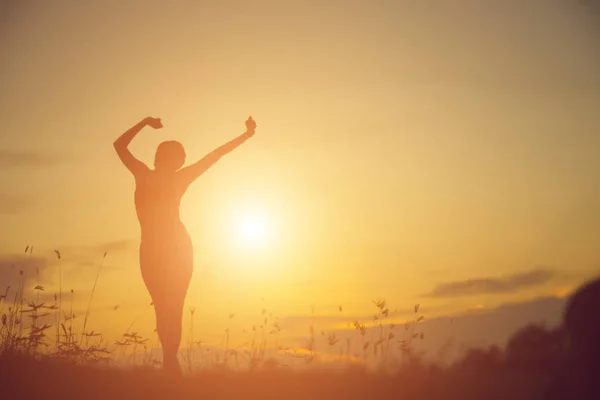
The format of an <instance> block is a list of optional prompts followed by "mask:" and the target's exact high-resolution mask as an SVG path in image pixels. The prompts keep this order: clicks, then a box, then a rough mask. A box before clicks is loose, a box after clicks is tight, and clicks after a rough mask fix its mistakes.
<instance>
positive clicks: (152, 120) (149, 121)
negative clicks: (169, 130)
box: [144, 117, 163, 129]
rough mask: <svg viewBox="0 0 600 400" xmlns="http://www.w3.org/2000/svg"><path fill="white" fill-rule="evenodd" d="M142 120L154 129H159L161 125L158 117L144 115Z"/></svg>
mask: <svg viewBox="0 0 600 400" xmlns="http://www.w3.org/2000/svg"><path fill="white" fill-rule="evenodd" d="M144 122H145V123H146V125H148V126H150V127H152V128H154V129H160V128H162V127H163V124H162V122H161V120H160V118H153V117H146V119H144Z"/></svg>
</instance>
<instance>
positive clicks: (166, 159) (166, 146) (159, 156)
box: [154, 140, 185, 171]
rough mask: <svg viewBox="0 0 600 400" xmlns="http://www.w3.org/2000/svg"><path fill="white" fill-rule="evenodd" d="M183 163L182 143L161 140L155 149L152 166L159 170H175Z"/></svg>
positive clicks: (183, 151)
mask: <svg viewBox="0 0 600 400" xmlns="http://www.w3.org/2000/svg"><path fill="white" fill-rule="evenodd" d="M184 163H185V150H184V148H183V145H182V144H181V143H179V142H177V141H175V140H169V141H167V142H162V143H161V144H159V145H158V148H157V149H156V155H155V156H154V168H155V169H157V170H161V171H177V170H178V169H179V168H181V167H182V166H183V164H184Z"/></svg>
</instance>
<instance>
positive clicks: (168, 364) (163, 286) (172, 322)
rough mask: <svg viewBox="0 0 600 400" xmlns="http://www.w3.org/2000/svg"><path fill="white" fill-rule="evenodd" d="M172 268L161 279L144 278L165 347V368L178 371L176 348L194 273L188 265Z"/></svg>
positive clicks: (157, 327)
mask: <svg viewBox="0 0 600 400" xmlns="http://www.w3.org/2000/svg"><path fill="white" fill-rule="evenodd" d="M172 271H173V272H172V273H171V274H169V275H168V276H165V277H163V279H161V280H154V279H145V281H146V286H147V287H148V291H149V292H150V296H151V297H152V301H153V302H154V311H155V313H156V330H157V332H158V337H159V339H160V343H161V346H162V349H163V364H164V367H165V369H169V370H171V371H173V372H179V363H178V361H177V352H178V351H179V346H180V344H181V332H182V324H183V306H184V301H185V296H186V293H187V289H188V286H189V283H190V279H191V275H190V274H184V273H183V272H184V271H185V269H183V268H177V267H175V268H173V270H172Z"/></svg>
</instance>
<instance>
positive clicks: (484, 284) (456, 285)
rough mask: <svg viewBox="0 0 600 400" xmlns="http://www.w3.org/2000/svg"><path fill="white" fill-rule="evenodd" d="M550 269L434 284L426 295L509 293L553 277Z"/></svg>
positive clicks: (456, 295)
mask: <svg viewBox="0 0 600 400" xmlns="http://www.w3.org/2000/svg"><path fill="white" fill-rule="evenodd" d="M554 275H555V272H554V271H552V270H550V269H544V268H540V269H535V270H532V271H528V272H523V273H519V274H514V275H509V276H506V277H496V278H493V277H488V278H475V279H467V280H463V281H455V282H448V283H442V284H440V285H438V286H436V287H435V288H434V289H433V290H432V291H431V292H430V293H428V294H426V295H425V296H427V297H459V296H470V295H475V294H485V293H510V292H515V291H517V290H519V289H523V288H527V287H532V286H537V285H541V284H543V283H546V282H548V281H549V280H550V279H551V278H552V277H554Z"/></svg>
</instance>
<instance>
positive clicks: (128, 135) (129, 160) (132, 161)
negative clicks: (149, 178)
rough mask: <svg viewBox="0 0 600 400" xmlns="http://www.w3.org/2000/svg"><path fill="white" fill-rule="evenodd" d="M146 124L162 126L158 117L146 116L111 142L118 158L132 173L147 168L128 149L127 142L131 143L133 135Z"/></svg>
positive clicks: (156, 127)
mask: <svg viewBox="0 0 600 400" xmlns="http://www.w3.org/2000/svg"><path fill="white" fill-rule="evenodd" d="M146 125H148V126H151V127H152V128H154V129H159V128H162V122H161V121H160V118H152V117H147V118H144V119H143V120H141V121H140V122H138V123H137V124H135V125H134V126H132V127H131V128H130V129H129V130H128V131H127V132H125V133H123V134H122V135H121V136H119V138H118V139H117V140H115V142H114V143H113V146H114V147H115V150H116V151H117V154H118V155H119V158H120V159H121V161H122V162H123V164H124V165H125V166H126V167H127V169H128V170H129V171H131V173H132V174H133V175H137V174H138V173H140V172H143V171H146V170H148V167H147V166H146V164H144V163H143V162H141V161H140V160H138V159H137V158H135V157H134V156H133V154H131V152H130V151H129V149H128V146H129V143H131V141H132V140H133V138H134V137H135V135H137V134H138V132H139V131H141V130H142V129H143V128H144V127H145V126H146Z"/></svg>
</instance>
